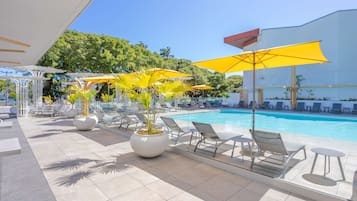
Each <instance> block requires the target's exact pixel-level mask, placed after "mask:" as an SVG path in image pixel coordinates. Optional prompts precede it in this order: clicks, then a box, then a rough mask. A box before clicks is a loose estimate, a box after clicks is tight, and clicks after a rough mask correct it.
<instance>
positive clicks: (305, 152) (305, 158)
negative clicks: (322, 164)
mask: <svg viewBox="0 0 357 201" xmlns="http://www.w3.org/2000/svg"><path fill="white" fill-rule="evenodd" d="M304 157H305V158H304V160H306V158H307V157H306V149H305V147H304Z"/></svg>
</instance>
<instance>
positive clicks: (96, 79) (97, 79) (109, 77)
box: [80, 75, 115, 83]
mask: <svg viewBox="0 0 357 201" xmlns="http://www.w3.org/2000/svg"><path fill="white" fill-rule="evenodd" d="M80 80H83V81H84V82H94V83H107V82H112V81H114V80H115V77H114V76H113V75H107V76H98V77H84V78H80Z"/></svg>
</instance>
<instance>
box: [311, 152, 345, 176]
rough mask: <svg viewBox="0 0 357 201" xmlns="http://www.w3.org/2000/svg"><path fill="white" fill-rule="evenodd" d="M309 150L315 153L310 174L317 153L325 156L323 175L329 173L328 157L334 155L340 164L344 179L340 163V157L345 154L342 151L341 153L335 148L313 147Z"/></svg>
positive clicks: (342, 173)
mask: <svg viewBox="0 0 357 201" xmlns="http://www.w3.org/2000/svg"><path fill="white" fill-rule="evenodd" d="M311 151H312V152H314V153H315V158H314V162H313V163H312V167H311V171H310V173H311V174H312V173H313V171H314V168H315V164H316V160H317V156H318V155H319V154H320V155H324V156H325V160H324V176H326V174H327V173H330V157H331V156H332V157H336V158H337V161H338V165H339V166H340V171H341V175H342V179H343V180H346V178H345V174H344V172H343V169H342V164H341V157H344V156H345V154H344V153H342V152H340V151H337V150H333V149H326V148H313V149H311ZM326 158H327V159H328V171H326Z"/></svg>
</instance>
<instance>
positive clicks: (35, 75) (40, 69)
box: [8, 65, 65, 109]
mask: <svg viewBox="0 0 357 201" xmlns="http://www.w3.org/2000/svg"><path fill="white" fill-rule="evenodd" d="M8 68H10V69H14V70H17V71H24V72H29V73H31V75H32V77H30V78H31V80H32V104H33V106H34V107H35V108H36V109H37V108H39V107H41V106H42V96H43V80H46V79H45V78H44V75H45V74H46V73H64V72H65V71H64V70H61V69H57V68H53V67H44V66H33V65H31V66H15V67H8Z"/></svg>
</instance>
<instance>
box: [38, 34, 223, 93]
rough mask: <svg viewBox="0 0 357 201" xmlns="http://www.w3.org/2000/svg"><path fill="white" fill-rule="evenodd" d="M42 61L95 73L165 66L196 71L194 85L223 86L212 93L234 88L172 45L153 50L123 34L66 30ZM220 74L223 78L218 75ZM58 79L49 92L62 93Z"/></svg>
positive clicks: (50, 86) (47, 63)
mask: <svg viewBox="0 0 357 201" xmlns="http://www.w3.org/2000/svg"><path fill="white" fill-rule="evenodd" d="M38 65H41V66H53V67H55V68H59V69H63V70H66V71H67V72H93V73H123V72H134V71H139V70H142V69H148V68H150V67H157V68H165V69H172V70H177V71H180V72H184V73H189V74H192V75H193V79H192V80H189V81H188V82H189V83H190V84H192V85H198V84H209V85H211V86H213V87H216V88H217V89H218V90H222V91H221V92H218V90H214V91H212V92H209V93H210V96H222V95H224V93H226V92H227V91H229V90H230V88H229V87H227V86H226V85H227V83H225V78H224V76H222V75H220V76H218V75H217V74H215V73H212V72H210V71H208V70H206V69H202V68H197V67H194V66H193V65H192V63H191V61H190V60H187V59H181V58H175V57H174V56H173V54H172V51H171V48H170V47H168V46H167V47H165V48H162V49H160V52H159V53H157V52H152V51H150V50H149V49H148V47H147V45H146V44H145V43H144V42H142V41H141V42H139V43H138V44H130V43H129V41H127V40H123V39H120V38H115V37H111V36H106V35H97V34H88V33H81V32H77V31H71V30H68V31H66V32H65V33H64V34H62V36H61V37H60V38H59V39H58V40H57V42H56V43H55V44H54V45H53V46H52V47H51V48H50V49H49V50H48V51H47V53H46V54H45V55H43V57H42V58H41V59H40V60H39V61H38ZM212 76H213V77H212ZM216 76H218V77H220V78H219V79H218V78H215V77H216ZM55 79H56V76H52V81H49V82H50V83H49V84H48V88H46V93H45V95H51V96H52V97H56V96H59V95H60V94H56V91H57V89H58V88H59V87H60V85H59V84H58V83H59V82H58V83H57V80H55ZM51 82H52V83H51ZM46 86H47V85H46ZM61 93H62V92H61Z"/></svg>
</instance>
